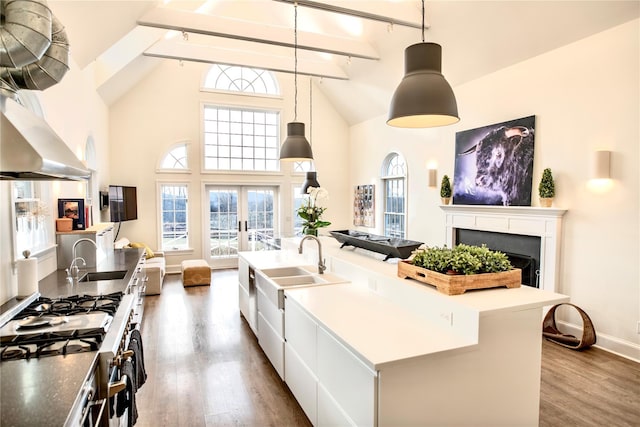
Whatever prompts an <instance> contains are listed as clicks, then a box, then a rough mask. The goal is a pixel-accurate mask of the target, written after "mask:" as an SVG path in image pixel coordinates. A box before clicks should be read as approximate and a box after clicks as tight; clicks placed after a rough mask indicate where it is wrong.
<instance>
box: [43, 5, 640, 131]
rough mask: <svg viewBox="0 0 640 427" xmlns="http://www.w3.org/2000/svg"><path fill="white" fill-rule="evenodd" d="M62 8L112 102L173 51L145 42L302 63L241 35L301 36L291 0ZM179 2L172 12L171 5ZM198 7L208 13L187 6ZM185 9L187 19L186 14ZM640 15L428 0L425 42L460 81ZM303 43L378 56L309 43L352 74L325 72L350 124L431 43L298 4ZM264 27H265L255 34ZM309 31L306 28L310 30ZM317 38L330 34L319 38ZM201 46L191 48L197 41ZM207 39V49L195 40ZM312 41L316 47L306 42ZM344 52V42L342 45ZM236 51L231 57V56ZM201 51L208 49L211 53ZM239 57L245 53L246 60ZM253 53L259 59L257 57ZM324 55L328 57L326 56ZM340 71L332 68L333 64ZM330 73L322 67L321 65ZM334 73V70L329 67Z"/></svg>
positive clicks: (394, 10)
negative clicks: (154, 24)
mask: <svg viewBox="0 0 640 427" xmlns="http://www.w3.org/2000/svg"><path fill="white" fill-rule="evenodd" d="M323 3H328V4H332V5H335V6H338V7H344V8H351V9H359V10H363V11H365V12H368V13H375V14H378V15H384V16H388V17H390V18H391V19H399V20H406V21H410V22H414V23H420V20H421V16H420V2H419V1H415V0H395V1H394V0H387V1H366V2H363V1H327V2H323ZM49 6H50V7H51V9H52V11H53V13H54V14H55V15H56V17H57V18H58V19H59V20H60V21H61V22H62V24H63V25H64V26H65V27H66V30H67V35H68V37H69V41H70V49H71V56H72V58H73V61H74V62H75V63H76V64H77V65H78V66H79V67H80V68H85V67H86V66H87V65H89V64H91V63H93V62H96V63H100V67H96V68H99V69H100V70H102V71H101V74H100V75H99V76H97V87H96V89H97V90H98V92H99V93H100V94H102V97H103V99H104V100H105V102H106V103H107V104H112V103H113V102H115V101H116V100H117V99H119V98H120V97H121V96H122V95H124V94H125V93H126V91H127V90H130V89H131V88H132V87H133V86H134V85H135V84H136V83H137V82H138V81H140V79H143V78H144V77H145V75H146V74H147V73H149V72H151V70H153V68H154V67H155V66H156V65H157V64H158V63H160V61H163V59H157V58H151V57H148V56H145V55H144V54H145V52H148V53H152V52H158V51H171V52H172V55H173V57H177V56H184V57H185V59H186V60H188V58H187V57H188V56H189V55H196V53H195V52H197V55H200V56H204V57H205V59H206V60H207V61H203V62H216V61H220V62H227V63H228V62H230V61H231V59H229V58H242V61H244V62H243V64H245V65H251V66H254V67H262V68H267V69H280V68H286V67H287V65H286V64H287V61H286V59H287V57H289V58H291V63H290V65H289V69H288V70H283V71H287V72H291V67H292V66H293V49H291V48H290V47H283V46H278V45H273V44H263V43H256V42H255V41H245V40H238V37H237V36H238V34H240V35H243V34H252V33H253V34H262V35H264V38H265V39H266V38H274V39H275V38H280V39H284V40H286V38H287V29H289V34H290V37H291V42H292V41H293V23H294V12H293V6H292V5H291V4H290V3H286V2H283V1H282V0H277V1H269V0H253V1H251V0H244V1H238V0H210V1H206V2H205V1H195V0H192V1H171V2H165V1H144V0H142V1H141V0H132V1H113V0H111V1H92V0H83V1H68V0H50V1H49ZM167 8H169V9H176V12H175V13H174V14H173V15H174V18H172V13H170V11H167ZM194 12H197V13H198V14H199V15H201V16H200V17H199V19H197V20H196V19H189V18H188V17H189V15H188V14H187V13H194ZM145 16H146V17H147V18H148V17H154V16H155V17H156V19H159V18H158V17H159V16H160V17H161V18H162V19H161V20H162V22H164V23H166V24H167V25H175V27H176V28H183V27H184V26H185V25H186V24H191V25H195V24H198V25H200V26H203V27H204V28H209V29H210V30H211V31H213V32H216V31H218V32H222V33H224V32H225V31H226V32H231V31H227V30H225V29H224V26H223V25H222V23H223V22H234V21H229V20H236V21H237V22H238V25H239V26H240V25H241V27H239V28H242V31H240V32H239V33H238V32H236V34H235V37H234V38H233V39H232V38H227V37H225V35H224V34H217V35H216V36H215V38H214V37H210V36H205V35H198V34H196V33H195V32H194V33H188V40H184V39H183V37H182V34H178V35H177V36H174V37H173V38H169V39H168V40H167V38H166V35H167V32H168V31H167V30H163V29H157V28H150V27H146V26H145V27H143V26H140V25H138V22H139V21H141V20H142V19H143V18H145ZM185 16H187V19H186V20H185ZM638 16H640V2H638V1H635V0H628V1H610V0H605V1H429V2H426V22H427V25H428V26H429V29H428V30H427V31H426V34H425V36H426V41H433V42H436V43H439V44H441V45H442V47H443V66H442V70H443V73H444V75H445V76H446V78H447V80H448V81H449V82H450V83H451V85H452V86H453V87H454V90H455V86H456V85H459V84H462V83H465V82H468V81H471V80H474V79H477V78H479V77H482V76H483V75H486V74H489V73H492V72H495V71H497V70H499V69H501V68H504V67H507V66H509V65H512V64H515V63H518V62H521V61H523V60H526V59H528V58H531V57H534V56H537V55H540V54H542V53H544V52H547V51H549V50H553V49H557V48H559V47H561V46H563V45H566V44H568V43H571V42H574V41H577V40H579V39H581V38H584V37H587V36H589V35H592V34H595V33H598V32H601V31H604V30H606V29H608V28H611V27H613V26H616V25H620V24H622V23H624V22H627V21H630V20H633V19H637V18H638ZM298 29H299V38H300V42H302V41H304V42H305V43H307V44H314V43H315V46H316V47H318V46H319V47H320V48H322V47H327V49H329V50H331V49H333V47H335V46H338V47H340V43H336V40H338V41H339V40H340V39H341V38H342V39H343V40H344V43H343V46H341V47H342V48H344V49H345V50H346V49H347V45H349V46H365V48H363V49H369V48H370V49H371V50H372V51H373V52H374V53H375V54H376V56H377V57H379V59H375V60H370V59H360V58H357V57H355V56H354V57H351V58H349V57H348V56H347V55H348V54H345V55H340V54H324V53H318V52H314V51H309V52H304V54H302V52H300V64H299V67H300V69H299V70H300V71H301V72H302V71H303V70H305V67H307V68H306V71H307V73H308V74H314V73H313V72H310V70H311V69H313V70H331V72H335V73H337V74H340V75H341V76H343V77H344V76H346V78H347V80H336V79H331V78H326V79H323V81H322V84H321V88H322V90H323V92H324V93H325V94H326V95H327V96H328V98H329V99H330V100H331V102H332V103H333V105H334V106H335V108H336V109H337V110H338V112H339V113H340V114H341V115H342V116H343V117H344V118H345V120H347V122H348V123H349V124H355V123H359V122H361V121H363V120H367V119H369V118H372V117H377V116H379V115H382V114H385V113H386V111H387V109H388V104H389V100H390V99H391V95H392V93H393V90H394V88H395V87H396V86H397V84H398V82H399V81H400V79H401V78H402V74H403V63H404V62H403V55H404V49H405V48H406V47H407V46H409V45H410V44H413V43H417V42H420V41H421V32H420V30H418V29H415V28H409V27H406V26H401V25H390V24H388V23H386V22H377V21H372V20H368V19H362V18H356V17H350V16H345V15H341V14H336V13H332V12H328V11H323V10H318V9H313V8H307V7H304V6H298ZM254 31H258V32H257V33H255V32H254ZM305 37H306V38H307V39H306V40H304V39H305ZM311 38H317V40H319V41H312V40H311ZM189 44H191V45H192V46H190V45H189ZM196 44H198V45H201V46H202V48H196V47H194V46H193V45H196ZM307 47H308V46H307ZM334 50H335V49H334ZM225 55H226V56H225ZM200 60H202V57H200ZM238 61H240V59H238ZM248 62H250V63H251V64H248ZM323 63H324V64H323ZM324 72H326V73H329V71H324ZM318 73H322V72H321V71H317V72H316V74H318ZM327 75H328V74H327Z"/></svg>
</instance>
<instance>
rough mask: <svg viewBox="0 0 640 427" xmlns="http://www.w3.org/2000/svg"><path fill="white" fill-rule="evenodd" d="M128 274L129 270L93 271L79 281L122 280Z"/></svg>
mask: <svg viewBox="0 0 640 427" xmlns="http://www.w3.org/2000/svg"><path fill="white" fill-rule="evenodd" d="M126 275H127V270H117V271H92V272H89V273H87V274H85V275H84V276H82V277H81V278H80V279H79V280H78V282H97V281H99V280H122V279H124V276H126Z"/></svg>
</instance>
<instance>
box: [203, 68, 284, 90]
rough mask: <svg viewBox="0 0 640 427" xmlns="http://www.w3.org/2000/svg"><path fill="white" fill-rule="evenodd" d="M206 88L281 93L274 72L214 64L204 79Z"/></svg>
mask: <svg viewBox="0 0 640 427" xmlns="http://www.w3.org/2000/svg"><path fill="white" fill-rule="evenodd" d="M204 88H205V89H214V90H222V91H228V92H242V93H255V94H263V95H280V87H279V86H278V81H277V80H276V78H275V76H274V75H273V73H271V72H270V71H267V70H261V69H259V68H248V67H238V66H235V65H221V64H214V65H213V66H212V67H211V69H210V70H209V72H208V73H207V76H206V77H205V80H204Z"/></svg>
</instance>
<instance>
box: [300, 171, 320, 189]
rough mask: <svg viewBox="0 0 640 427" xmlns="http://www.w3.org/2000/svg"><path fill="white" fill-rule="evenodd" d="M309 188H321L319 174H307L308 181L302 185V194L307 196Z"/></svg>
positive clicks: (310, 172) (311, 172)
mask: <svg viewBox="0 0 640 427" xmlns="http://www.w3.org/2000/svg"><path fill="white" fill-rule="evenodd" d="M309 187H314V188H320V183H319V182H318V174H317V173H316V172H313V171H309V172H307V179H306V180H305V181H304V184H302V188H301V189H300V192H301V193H302V194H307V190H308V189H309Z"/></svg>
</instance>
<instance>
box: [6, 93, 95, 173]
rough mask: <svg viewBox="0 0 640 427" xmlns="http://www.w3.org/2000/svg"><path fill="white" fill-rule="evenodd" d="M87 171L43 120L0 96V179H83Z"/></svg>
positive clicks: (11, 100) (9, 99)
mask: <svg viewBox="0 0 640 427" xmlns="http://www.w3.org/2000/svg"><path fill="white" fill-rule="evenodd" d="M89 176H90V172H89V171H88V170H87V169H86V168H85V166H84V165H83V164H82V162H81V161H80V160H78V158H77V157H76V156H75V154H74V153H73V152H72V151H71V149H70V148H69V147H68V146H67V144H66V143H65V142H64V141H63V140H62V139H60V137H59V136H58V135H57V134H56V133H55V131H54V130H53V129H52V128H51V126H49V125H48V124H47V122H45V121H44V120H43V119H42V118H40V117H38V116H37V115H35V114H33V113H32V112H31V111H29V110H27V109H26V108H24V107H23V106H22V105H20V104H18V103H17V102H16V101H14V100H13V99H11V98H7V97H4V96H0V180H29V181H33V180H40V181H45V180H46V181H52V180H71V181H79V180H86V179H88V178H89Z"/></svg>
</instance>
